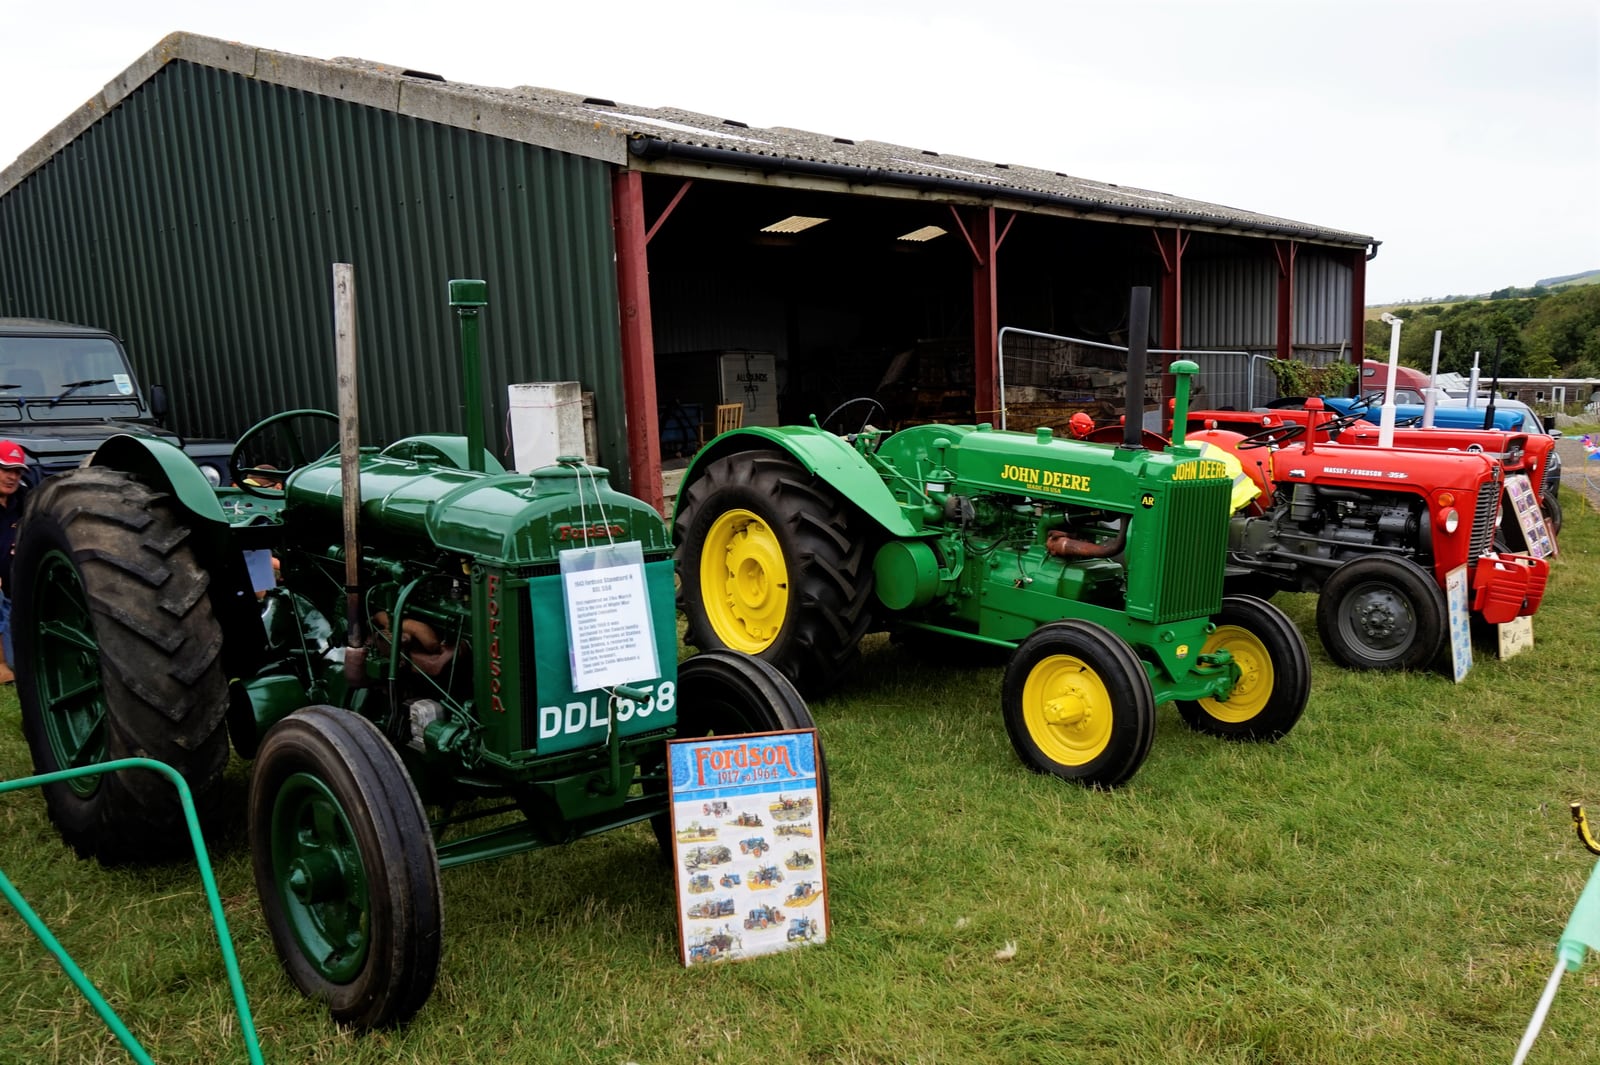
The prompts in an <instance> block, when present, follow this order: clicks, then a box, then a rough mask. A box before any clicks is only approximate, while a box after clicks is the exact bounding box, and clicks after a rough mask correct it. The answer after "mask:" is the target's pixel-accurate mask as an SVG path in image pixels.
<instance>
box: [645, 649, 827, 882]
mask: <svg viewBox="0 0 1600 1065" xmlns="http://www.w3.org/2000/svg"><path fill="white" fill-rule="evenodd" d="M814 728H816V722H815V721H813V720H812V717H811V711H810V709H809V708H808V707H807V706H806V703H805V700H804V699H802V698H801V697H800V693H799V692H798V691H796V690H795V686H794V685H793V684H791V683H789V681H788V679H787V678H786V677H784V675H783V674H782V673H779V672H778V671H777V670H776V669H774V668H773V667H772V666H770V665H768V664H767V663H766V662H763V661H762V660H761V659H759V658H753V657H751V656H750V655H745V654H737V653H735V652H732V651H702V652H701V653H700V654H697V655H695V656H694V657H692V658H687V659H684V661H683V662H682V663H681V664H680V665H679V666H678V736H679V738H688V737H696V736H737V735H739V734H741V733H746V732H793V731H796V730H799V729H814ZM816 747H817V802H818V806H819V809H818V811H817V822H818V831H819V832H820V833H821V834H822V835H823V836H826V835H827V831H828V814H829V811H830V802H829V798H828V762H827V759H826V758H824V757H823V753H822V737H821V736H820V735H818V736H817V737H816ZM651 827H652V828H653V829H654V830H655V833H656V842H657V843H659V844H660V846H661V853H662V854H664V855H667V856H669V857H670V856H671V855H672V853H673V849H674V844H673V841H672V833H671V831H670V827H669V817H668V815H667V814H664V813H663V814H658V815H656V816H655V817H654V818H652V819H651Z"/></svg>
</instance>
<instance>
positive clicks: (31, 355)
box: [0, 318, 233, 485]
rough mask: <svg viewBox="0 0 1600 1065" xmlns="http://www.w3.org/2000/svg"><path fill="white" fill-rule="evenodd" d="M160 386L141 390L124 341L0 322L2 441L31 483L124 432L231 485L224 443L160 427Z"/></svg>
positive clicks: (65, 326)
mask: <svg viewBox="0 0 1600 1065" xmlns="http://www.w3.org/2000/svg"><path fill="white" fill-rule="evenodd" d="M166 414H167V397H166V393H165V392H164V391H163V390H162V388H161V386H160V385H155V386H152V387H151V388H150V389H149V394H148V395H146V392H145V390H144V389H143V388H142V387H141V386H140V384H139V380H138V378H137V377H135V376H134V373H133V367H132V366H131V365H129V363H128V356H127V353H126V352H125V351H124V350H123V348H122V343H121V342H120V341H119V340H118V339H117V338H116V337H115V336H113V335H112V334H111V333H109V332H107V331H106V330H104V329H97V328H94V327H92V326H85V325H72V324H69V323H67V322H52V321H48V320H45V319H41V318H0V438H4V439H9V440H14V441H16V442H17V443H18V444H21V445H22V449H23V450H24V451H26V452H27V453H28V472H27V473H26V474H25V475H24V476H25V478H26V480H27V482H28V483H29V484H37V483H38V482H39V481H41V480H43V479H44V478H45V477H48V476H49V475H51V474H53V473H60V472H61V471H63V470H70V469H73V468H74V467H76V466H78V465H79V464H80V463H81V462H82V461H83V460H84V459H85V458H87V457H88V456H89V455H91V454H93V453H94V451H95V449H96V448H98V447H99V446H100V445H101V444H103V443H104V442H105V441H106V440H107V439H109V438H110V437H113V436H116V435H117V434H119V433H126V434H129V435H133V436H154V437H160V438H161V439H164V440H169V441H171V442H172V443H174V444H177V445H179V446H180V447H182V448H183V450H184V451H186V452H187V453H188V454H189V457H190V458H192V459H194V461H195V463H196V464H197V465H198V466H199V467H200V470H201V472H202V473H204V474H205V476H206V479H207V480H209V481H210V482H211V483H212V484H214V485H219V484H225V483H227V481H228V454H229V452H230V451H232V449H233V445H232V444H231V443H229V442H228V441H226V440H184V439H182V438H181V437H179V436H178V434H177V433H174V432H173V431H172V430H170V429H168V428H166V427H165V426H164V425H163V421H164V419H165V418H166Z"/></svg>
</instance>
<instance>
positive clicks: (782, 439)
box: [673, 425, 926, 537]
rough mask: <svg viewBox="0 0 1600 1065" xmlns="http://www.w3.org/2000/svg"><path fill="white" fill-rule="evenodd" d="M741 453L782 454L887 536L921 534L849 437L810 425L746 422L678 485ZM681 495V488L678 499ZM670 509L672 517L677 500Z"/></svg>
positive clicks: (708, 450) (691, 468) (705, 454)
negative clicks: (836, 493)
mask: <svg viewBox="0 0 1600 1065" xmlns="http://www.w3.org/2000/svg"><path fill="white" fill-rule="evenodd" d="M746 451H784V452H787V453H788V454H789V455H790V456H792V457H793V458H794V460H795V461H796V462H798V463H799V464H800V465H801V466H804V467H805V468H806V469H807V470H808V471H810V472H811V473H813V474H815V475H816V476H818V477H820V478H821V479H822V480H824V481H826V482H827V483H828V484H829V485H830V486H832V487H833V489H834V490H835V491H837V492H838V493H839V495H840V496H841V497H842V498H844V499H848V500H849V501H850V502H851V503H853V504H855V506H856V507H857V508H858V509H859V510H860V511H861V512H862V513H863V514H865V515H866V516H867V517H868V518H871V519H872V520H873V521H875V522H877V523H878V525H879V526H881V527H882V528H883V530H884V531H885V532H887V533H888V534H889V535H891V536H896V537H920V536H924V535H926V530H924V529H921V528H918V527H917V526H916V525H914V524H913V523H912V522H911V519H910V518H908V517H907V516H906V512H905V508H904V507H902V506H901V505H900V503H899V501H898V500H896V499H895V497H894V495H893V493H891V492H890V491H889V488H888V486H887V485H885V484H884V483H883V477H882V476H881V475H879V473H878V472H877V471H876V470H874V469H873V468H872V466H871V464H870V463H868V462H867V460H866V459H865V458H864V457H863V456H862V455H861V453H860V452H859V451H857V450H856V449H855V447H854V446H852V445H851V444H850V442H849V441H847V440H845V439H844V438H843V437H840V436H836V435H835V434H833V433H830V432H828V431H827V430H825V429H818V428H815V427H813V426H804V425H789V426H784V427H782V428H770V427H767V426H750V427H747V428H744V429H736V430H734V431H733V432H730V433H724V434H723V435H722V436H719V437H717V439H716V440H714V441H713V442H712V443H710V444H709V445H707V446H706V447H705V448H704V449H703V450H702V451H701V452H700V453H699V454H698V455H696V456H695V457H694V460H693V461H692V462H690V464H689V469H688V472H686V473H685V474H684V478H683V483H684V484H685V485H688V484H691V483H693V482H694V481H695V480H696V479H698V477H699V476H700V474H701V473H702V472H703V471H704V470H705V468H706V466H707V465H709V464H710V463H712V462H715V461H717V460H718V459H721V458H725V457H727V456H728V455H734V454H739V453H741V452H746ZM683 498H684V497H683V493H682V491H681V490H680V492H679V494H678V499H680V500H681V499H683ZM673 510H674V515H673V517H674V520H676V517H677V515H676V510H677V504H676V503H674V505H673Z"/></svg>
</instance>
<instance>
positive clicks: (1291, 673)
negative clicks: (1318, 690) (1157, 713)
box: [1178, 595, 1311, 740]
mask: <svg viewBox="0 0 1600 1065" xmlns="http://www.w3.org/2000/svg"><path fill="white" fill-rule="evenodd" d="M1213 620H1214V622H1215V624H1216V628H1215V630H1213V631H1212V633H1211V635H1210V636H1208V637H1206V642H1205V646H1204V647H1203V648H1202V649H1201V653H1202V654H1211V653H1213V652H1216V651H1227V652H1228V653H1229V654H1231V655H1232V656H1233V662H1234V664H1235V665H1236V666H1238V667H1239V683H1237V684H1235V685H1234V686H1233V690H1232V691H1231V692H1229V693H1228V698H1227V699H1225V700H1224V699H1198V700H1194V701H1186V700H1179V701H1178V714H1179V716H1181V717H1182V718H1183V720H1184V722H1185V723H1187V724H1188V726H1189V727H1190V728H1192V729H1194V730H1195V731H1197V732H1208V733H1211V734H1212V735H1214V736H1222V737H1224V738H1226V739H1230V740H1276V739H1278V738H1280V737H1282V736H1286V735H1288V733H1289V730H1290V729H1292V728H1294V725H1295V722H1296V721H1299V720H1300V715H1301V713H1302V712H1303V711H1304V710H1305V708H1306V700H1307V699H1308V698H1310V697H1311V655H1310V653H1309V652H1308V651H1307V650H1306V641H1305V639H1304V638H1303V637H1302V636H1301V635H1300V630H1299V629H1297V628H1295V627H1294V623H1293V622H1292V621H1290V620H1289V619H1288V618H1287V617H1285V616H1284V614H1283V611H1281V610H1279V609H1277V608H1276V607H1274V606H1272V605H1271V604H1268V603H1264V602H1262V601H1261V600H1259V599H1252V598H1250V597H1249V596H1242V595H1241V596H1228V597H1227V598H1225V599H1223V600H1222V611H1221V612H1220V613H1219V614H1217V616H1216V617H1215V618H1214V619H1213Z"/></svg>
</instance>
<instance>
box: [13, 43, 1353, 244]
mask: <svg viewBox="0 0 1600 1065" xmlns="http://www.w3.org/2000/svg"><path fill="white" fill-rule="evenodd" d="M174 61H184V62H193V63H196V64H201V65H206V66H209V67H212V68H214V69H218V70H230V71H247V72H249V76H250V77H252V78H254V79H260V80H261V81H264V82H271V83H274V84H277V85H280V86H283V87H286V88H291V89H296V90H305V91H310V92H314V93H320V94H325V95H328V96H331V97H338V98H341V99H344V100H346V101H348V102H352V103H357V104H359V105H362V106H375V107H376V108H377V109H380V110H392V111H393V112H395V113H399V114H403V115H409V116H414V117H421V118H424V119H427V120H430V121H435V122H438V123H439V124H441V125H451V126H456V127H458V128H464V129H470V130H474V131H482V132H488V133H491V134H496V135H499V136H503V137H506V138H508V139H512V140H519V141H524V142H527V143H532V144H535V145H538V146H540V147H545V148H550V149H554V150H557V151H562V152H570V153H573V154H576V155H582V156H585V157H588V158H594V159H599V160H601V161H605V162H611V163H614V164H617V165H634V166H641V167H645V168H651V167H654V166H657V165H659V164H658V162H656V161H657V160H661V159H667V160H668V161H669V162H670V156H671V154H672V153H673V152H674V151H675V150H684V151H685V152H686V153H688V154H693V153H694V152H700V153H701V154H704V153H705V152H708V151H709V152H713V153H720V154H719V158H718V164H719V165H723V166H728V167H746V168H749V169H752V170H756V171H766V170H768V169H770V168H771V167H772V166H774V165H780V166H781V165H783V164H785V163H790V162H799V163H805V164H812V170H813V172H814V173H817V172H819V171H818V170H817V168H819V167H820V168H836V171H835V172H833V175H832V179H833V180H837V181H839V182H841V183H843V184H846V185H848V186H849V187H850V188H851V190H852V191H854V192H856V193H858V194H859V193H865V194H871V193H872V192H873V191H874V190H875V189H876V188H880V187H893V186H895V185H896V184H897V183H898V184H899V185H901V186H904V185H907V184H910V185H912V186H913V187H915V186H917V185H918V183H919V182H922V181H925V180H927V179H938V180H942V181H945V182H956V183H958V184H960V185H961V187H962V191H963V192H964V193H965V194H969V195H982V196H994V197H996V198H998V199H1004V198H1006V197H1007V196H1008V195H1010V196H1013V197H1016V196H1019V195H1020V196H1021V197H1022V198H1023V199H1024V200H1026V201H1027V202H1030V203H1041V204H1043V205H1045V206H1050V205H1054V206H1055V207H1056V208H1059V209H1061V210H1065V211H1068V212H1071V213H1082V214H1088V215H1091V216H1096V217H1099V216H1105V217H1125V218H1133V219H1139V220H1144V221H1147V222H1148V221H1153V220H1161V221H1166V222H1177V223H1179V224H1182V225H1185V226H1189V227H1191V228H1195V229H1200V230H1207V229H1209V230H1213V231H1219V232H1246V233H1256V234H1274V235H1280V236H1291V237H1294V238H1296V239H1301V240H1312V241H1320V242H1325V243H1331V244H1336V245H1346V246H1357V247H1364V246H1366V245H1368V244H1371V243H1372V242H1373V241H1372V238H1371V237H1368V236H1365V235H1363V234H1359V233H1351V232H1348V231H1344V230H1338V229H1331V228H1328V227H1325V226H1317V225H1312V224H1309V223H1305V222H1296V221H1294V220H1292V219H1285V218H1278V217H1276V216H1272V215H1265V214H1260V213H1257V212H1253V211H1245V210H1240V209H1239V208H1235V207H1227V206H1224V205H1221V204H1213V203H1206V202H1203V201H1199V200H1191V199H1186V198H1184V197H1181V196H1174V195H1171V194H1169V193H1164V192H1155V191H1152V190H1148V189H1138V188H1130V187H1127V186H1120V185H1115V184H1111V183H1109V182H1103V181H1094V180H1091V179H1087V178H1079V177H1074V176H1072V175H1069V174H1064V173H1061V172H1059V171H1051V170H1046V169H1041V168H1036V167H1028V166H1019V165H1015V164H1005V163H997V162H985V161H982V160H976V159H968V158H963V157H961V156H954V155H949V154H942V153H939V152H933V151H928V150H925V149H917V148H908V147H904V146H901V145H895V144H888V143H884V142H880V141H871V140H863V141H854V140H851V139H848V138H842V137H834V136H830V135H827V134H821V133H812V132H808V131H806V130H797V129H788V128H785V127H774V128H770V129H759V128H751V127H749V126H747V125H745V124H743V123H734V122H731V121H729V120H725V119H719V118H715V117H712V116H709V115H703V114H697V113H695V112H692V111H683V110H680V109H677V108H671V107H639V106H635V105H632V104H619V103H616V102H613V101H610V100H595V99H593V98H590V97H584V96H579V95H577V94H575V93H569V92H562V91H560V90H555V89H541V88H534V87H531V86H518V87H516V88H514V89H503V88H493V87H485V86H476V85H464V84H457V83H450V82H436V81H431V80H424V79H419V78H410V77H406V76H405V75H404V72H403V71H402V70H401V69H400V68H397V67H391V66H386V65H384V64H381V63H372V62H368V61H365V60H360V59H334V60H320V59H311V58H307V57H304V56H296V55H289V54H286V53H283V52H275V51H271V50H269V49H264V48H252V47H251V46H249V45H241V44H238V43H235V42H228V41H221V40H217V39H215V38H210V37H202V36H199V35H197V34H188V33H175V34H171V35H169V36H168V37H167V38H166V39H165V40H163V41H162V42H161V43H160V44H158V45H157V46H156V47H155V48H154V49H152V50H151V51H150V52H148V53H146V54H145V55H144V56H142V57H141V58H140V59H139V60H138V61H136V62H135V63H134V64H133V65H132V66H131V67H129V69H128V70H127V71H125V72H124V73H123V74H122V75H121V76H120V77H118V78H116V79H114V80H113V81H112V82H111V83H110V84H109V85H107V86H106V88H105V89H104V90H103V91H102V93H101V94H100V95H99V96H98V97H97V98H96V99H94V100H91V101H90V102H89V103H88V104H86V105H85V106H84V107H83V108H81V109H79V111H78V112H77V113H75V114H74V115H72V116H70V117H69V118H68V119H67V120H66V121H65V122H63V123H62V124H61V125H60V126H58V127H57V128H56V129H54V130H52V131H51V132H50V133H49V134H48V135H46V136H45V137H44V138H43V139H42V140H41V141H40V142H39V143H38V144H36V145H35V146H34V147H33V148H31V149H29V151H27V152H25V153H23V155H22V156H21V157H20V158H18V159H17V161H16V162H15V163H13V164H12V165H11V166H8V167H7V168H6V169H5V170H4V171H0V195H3V194H4V192H5V191H6V190H7V189H9V188H10V187H11V186H13V185H14V184H16V183H18V182H20V181H22V180H23V179H24V178H25V177H26V176H27V174H28V173H30V172H31V171H32V170H33V169H34V168H35V167H37V166H41V165H43V164H44V162H45V161H46V160H47V159H48V158H49V157H50V155H51V154H52V153H53V152H55V151H57V150H59V148H60V147H61V146H62V145H63V144H64V143H68V142H70V141H71V140H72V139H73V138H74V137H75V136H77V135H78V134H80V133H81V131H82V130H83V129H85V128H87V127H88V126H90V125H92V124H93V123H94V122H96V121H98V120H99V118H100V116H101V115H102V114H104V113H106V112H107V111H109V110H110V109H112V108H113V107H115V106H116V104H117V103H118V102H119V101H120V100H121V99H122V97H123V96H124V95H125V94H127V93H128V92H130V91H135V90H134V87H136V86H138V85H139V84H140V83H141V82H142V81H143V80H144V79H146V78H149V77H151V76H153V75H154V74H155V72H156V71H158V70H159V69H160V67H161V66H162V64H165V63H169V62H174ZM630 152H637V153H638V154H637V155H635V156H634V157H633V158H632V159H631V160H630V158H629V153H630ZM696 165H698V164H696Z"/></svg>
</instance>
